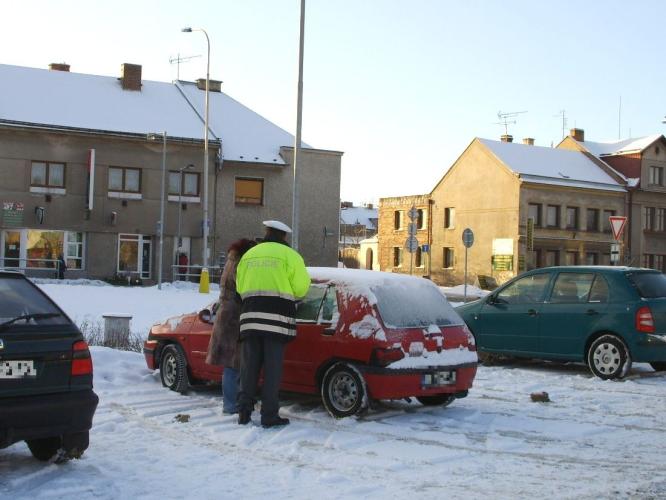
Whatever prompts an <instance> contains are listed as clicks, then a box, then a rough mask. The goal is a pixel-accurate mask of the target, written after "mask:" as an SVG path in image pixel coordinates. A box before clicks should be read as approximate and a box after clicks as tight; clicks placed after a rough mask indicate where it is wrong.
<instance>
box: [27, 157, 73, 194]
mask: <svg viewBox="0 0 666 500" xmlns="http://www.w3.org/2000/svg"><path fill="white" fill-rule="evenodd" d="M30 185H31V186H33V187H56V188H64V187H65V164H64V163H51V162H44V161H33V162H32V169H31V171H30Z"/></svg>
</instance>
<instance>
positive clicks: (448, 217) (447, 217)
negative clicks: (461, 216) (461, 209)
mask: <svg viewBox="0 0 666 500" xmlns="http://www.w3.org/2000/svg"><path fill="white" fill-rule="evenodd" d="M455 218H456V209H455V208H453V207H447V208H445V209H444V229H453V227H454V224H455Z"/></svg>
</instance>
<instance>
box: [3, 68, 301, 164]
mask: <svg viewBox="0 0 666 500" xmlns="http://www.w3.org/2000/svg"><path fill="white" fill-rule="evenodd" d="M0 81H1V82H2V86H1V87H0V123H2V122H4V123H16V124H30V125H39V126H47V127H48V126H51V127H58V128H61V127H64V128H72V129H85V130H91V131H99V132H112V133H121V134H140V135H143V134H148V133H154V132H158V133H159V132H162V131H164V130H166V132H167V135H168V136H169V137H173V138H181V139H190V140H197V141H202V140H203V138H204V127H203V124H204V120H203V117H204V97H205V92H203V91H201V90H199V89H198V88H197V87H196V85H195V84H192V83H187V82H176V83H167V82H155V81H149V80H142V82H141V83H142V87H141V90H140V91H131V90H123V88H122V86H121V83H120V81H119V79H118V78H116V77H110V76H98V75H86V74H82V73H72V72H68V71H51V70H46V69H38V68H27V67H22V66H11V65H5V64H0ZM209 95H210V113H209V130H210V134H209V137H210V139H211V140H217V139H221V140H222V149H223V156H224V158H225V159H231V160H238V161H245V162H253V163H256V162H261V163H276V164H284V160H282V158H281V157H280V155H279V152H280V147H282V146H293V145H294V137H293V136H292V135H291V134H289V133H288V132H286V131H285V130H283V129H281V128H280V127H278V126H277V125H275V124H273V123H271V122H269V121H268V120H266V119H265V118H263V117H262V116H260V115H258V114H257V113H255V112H254V111H252V110H250V109H249V108H247V107H245V106H243V105H242V104H240V103H239V102H237V101H235V100H234V99H232V98H230V97H229V96H227V95H226V94H224V93H218V92H210V93H209ZM303 146H304V147H310V146H308V145H306V144H303Z"/></svg>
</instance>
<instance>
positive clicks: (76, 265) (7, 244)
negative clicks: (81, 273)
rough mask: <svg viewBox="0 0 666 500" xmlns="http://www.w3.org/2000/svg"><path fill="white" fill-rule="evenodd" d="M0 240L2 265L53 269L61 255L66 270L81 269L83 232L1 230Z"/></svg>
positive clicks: (0, 262) (0, 260) (0, 261)
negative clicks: (1, 244)
mask: <svg viewBox="0 0 666 500" xmlns="http://www.w3.org/2000/svg"><path fill="white" fill-rule="evenodd" d="M2 239H3V241H4V245H3V248H2V249H1V250H0V252H1V253H2V257H3V259H4V266H6V267H19V268H25V267H29V268H42V269H44V268H46V269H49V268H50V269H55V268H56V266H57V261H58V260H59V258H60V256H61V255H62V256H63V258H64V259H65V262H66V264H67V268H68V269H83V250H84V248H83V247H84V237H83V233H77V232H69V231H53V230H49V231H41V230H38V229H19V230H16V231H4V232H3V234H2ZM0 265H2V259H0ZM47 276H48V275H47Z"/></svg>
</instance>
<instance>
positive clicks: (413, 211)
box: [407, 207, 419, 220]
mask: <svg viewBox="0 0 666 500" xmlns="http://www.w3.org/2000/svg"><path fill="white" fill-rule="evenodd" d="M407 215H409V218H410V219H412V220H414V219H416V218H417V217H418V216H419V211H418V210H416V207H412V208H410V209H409V212H407Z"/></svg>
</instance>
